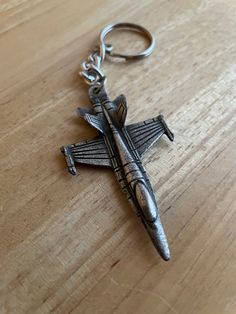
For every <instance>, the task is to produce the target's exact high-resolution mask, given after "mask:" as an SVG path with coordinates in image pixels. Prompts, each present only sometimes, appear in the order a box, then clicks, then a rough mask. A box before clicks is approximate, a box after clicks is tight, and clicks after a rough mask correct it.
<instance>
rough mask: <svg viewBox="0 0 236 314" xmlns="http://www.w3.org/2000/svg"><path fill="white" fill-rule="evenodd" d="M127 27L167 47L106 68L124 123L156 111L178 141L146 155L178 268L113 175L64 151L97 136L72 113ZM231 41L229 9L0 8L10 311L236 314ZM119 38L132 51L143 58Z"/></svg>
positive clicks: (23, 3)
mask: <svg viewBox="0 0 236 314" xmlns="http://www.w3.org/2000/svg"><path fill="white" fill-rule="evenodd" d="M119 21H129V22H137V23H140V24H141V25H143V26H145V27H147V28H148V29H149V30H151V31H152V32H153V34H154V35H155V37H156V38H157V39H158V47H157V49H156V50H155V52H154V53H153V54H152V55H151V56H150V57H149V58H147V59H145V60H143V61H138V62H135V63H119V64H117V63H112V62H105V64H104V71H105V73H106V74H107V77H108V90H109V92H110V95H111V98H114V97H116V96H118V95H119V94H121V93H124V94H125V95H126V97H127V99H128V104H129V111H128V118H127V120H128V121H127V123H130V122H138V121H142V120H144V119H147V118H150V117H153V116H156V115H158V114H159V113H160V112H162V113H163V114H164V115H165V117H166V119H167V121H168V124H169V125H170V127H171V129H172V130H173V131H174V132H175V135H176V140H175V142H174V143H170V142H169V141H168V140H167V139H163V140H162V141H161V142H159V143H158V144H157V145H155V146H154V147H153V148H152V149H151V150H150V151H149V153H148V154H147V156H146V157H145V158H144V165H145V167H146V170H147V172H148V174H149V175H150V179H151V182H152V184H153V187H154V191H155V194H156V196H157V198H158V200H159V205H160V211H161V215H162V221H163V224H164V226H165V230H166V232H167V235H168V239H169V243H170V249H171V255H172V258H171V261H170V262H164V261H162V260H161V259H160V257H159V256H158V255H157V253H156V252H155V250H154V248H153V246H152V244H151V243H150V240H149V238H148V236H147V235H146V233H145V230H144V229H143V227H142V225H141V224H140V223H139V222H138V219H137V218H136V216H135V214H134V213H133V212H132V210H131V208H130V206H129V204H128V203H127V201H126V199H125V196H124V195H123V194H122V192H121V191H120V188H119V186H118V184H117V182H116V179H115V177H114V174H113V173H112V171H110V170H108V169H102V168H101V169H98V168H92V167H89V166H79V167H78V170H79V172H80V173H79V175H78V176H76V177H72V176H70V175H69V174H68V173H67V169H66V165H65V161H64V158H63V156H62V155H61V154H60V151H59V147H60V146H62V145H66V144H70V143H73V142H77V141H79V140H81V139H86V138H90V137H91V136H93V135H94V134H96V132H95V131H94V130H92V128H91V127H89V126H88V125H86V123H85V122H83V121H82V120H81V119H79V118H78V117H77V116H76V114H75V109H76V108H77V107H78V106H82V107H83V106H84V107H86V108H89V106H90V105H89V101H88V98H87V86H86V85H85V84H84V82H83V80H82V79H81V78H80V77H78V75H77V72H78V70H79V68H80V63H81V62H82V61H83V60H84V59H85V58H86V56H87V54H88V51H89V49H90V48H92V47H93V46H94V45H95V44H96V40H97V37H98V34H99V31H100V30H101V28H102V27H103V26H105V25H107V24H108V23H111V22H119ZM235 29H236V1H233V0H228V1H223V0H221V1H220V0H218V1H188V0H183V1H182V0H181V1H159V0H158V1H156V0H155V1H154V0H146V1H139V2H138V1H134V0H131V1H108V0H102V1H95V0H88V1H78V0H77V1H76V0H68V1H63V0H57V1H56V0H35V1H29V0H0V103H1V112H0V115H1V120H0V121H1V122H0V123H1V134H0V136H1V139H0V141H1V151H0V166H1V181H0V182H1V204H0V221H1V226H0V256H1V259H0V263H1V264H0V300H1V301H0V313H1V314H5V313H14V314H15V313H17V314H18V313H20V314H21V313H23V314H25V313H30V314H31V313H43V314H44V313H51V312H52V313H63V314H64V313H89V314H90V313H91V314H93V313H99V314H106V313H122V314H124V313H139V314H144V313H145V314H151V313H154V314H164V313H165V314H177V313H178V314H235V313H236V227H235V226H236V200H235V196H236V171H235V160H236V137H235V135H236V132H235V128H236V88H235V87H236V63H235V61H236V32H235ZM124 35H125V34H124V33H123V34H120V35H119V36H118V35H117V36H116V37H115V38H113V39H112V40H113V41H114V43H115V44H116V46H117V47H118V46H119V48H120V49H123V50H122V51H124V49H125V47H126V49H128V50H132V48H133V49H135V50H136V49H137V48H139V47H141V46H139V44H138V42H137V43H136V44H134V41H135V40H134V38H133V37H132V38H131V37H130V36H131V35H129V36H128V35H127V36H124ZM135 42H136V41H135ZM115 44H114V45H115ZM127 45H128V47H127Z"/></svg>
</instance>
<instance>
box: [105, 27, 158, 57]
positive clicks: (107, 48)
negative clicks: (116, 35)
mask: <svg viewBox="0 0 236 314" xmlns="http://www.w3.org/2000/svg"><path fill="white" fill-rule="evenodd" d="M116 30H129V31H134V32H138V33H140V34H142V35H143V36H145V37H146V38H147V39H148V41H149V47H148V48H147V49H146V50H144V51H142V52H140V53H137V54H128V55H126V54H122V53H116V52H113V50H112V45H106V43H105V38H106V36H107V35H108V34H109V33H111V32H112V31H116ZM154 47H155V39H154V37H153V36H152V34H151V33H150V32H149V31H148V30H147V29H146V28H144V27H143V26H141V25H138V24H133V23H117V24H111V25H108V26H106V27H105V28H103V30H102V31H101V33H100V56H101V60H102V61H104V59H105V55H106V53H107V54H108V55H109V56H110V57H116V58H122V59H125V60H137V59H142V58H145V57H147V56H149V55H150V54H151V53H152V52H153V50H154Z"/></svg>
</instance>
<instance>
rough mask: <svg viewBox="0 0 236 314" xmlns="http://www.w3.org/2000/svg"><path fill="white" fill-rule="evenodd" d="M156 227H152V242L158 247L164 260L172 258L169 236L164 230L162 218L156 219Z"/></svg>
mask: <svg viewBox="0 0 236 314" xmlns="http://www.w3.org/2000/svg"><path fill="white" fill-rule="evenodd" d="M154 224H155V228H153V229H152V232H151V233H152V235H151V239H152V242H153V244H154V246H155V248H156V249H157V251H158V253H159V254H160V256H161V257H162V258H163V259H164V261H169V260H170V250H169V246H168V242H167V238H166V235H165V232H164V229H163V227H162V224H161V220H160V218H159V217H158V219H157V220H156V221H155V223H154Z"/></svg>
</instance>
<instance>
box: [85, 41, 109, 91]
mask: <svg viewBox="0 0 236 314" xmlns="http://www.w3.org/2000/svg"><path fill="white" fill-rule="evenodd" d="M102 61H103V60H102V57H101V56H100V47H95V49H94V50H92V51H91V53H90V54H89V56H88V59H87V60H86V61H84V62H83V63H82V64H81V69H82V71H81V72H80V73H79V74H80V75H81V76H82V77H83V78H84V80H85V82H86V83H87V84H89V85H93V84H101V85H102V84H104V83H105V81H106V77H105V75H104V73H103V72H102V70H101V64H102Z"/></svg>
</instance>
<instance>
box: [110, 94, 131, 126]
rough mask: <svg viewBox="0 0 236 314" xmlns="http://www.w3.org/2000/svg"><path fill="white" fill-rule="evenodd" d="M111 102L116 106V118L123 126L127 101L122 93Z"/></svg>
mask: <svg viewBox="0 0 236 314" xmlns="http://www.w3.org/2000/svg"><path fill="white" fill-rule="evenodd" d="M113 103H114V104H115V107H116V111H115V112H116V115H117V120H118V123H119V124H120V125H121V126H123V125H124V124H125V119H126V116H127V109H128V106H127V102H126V98H125V96H124V95H120V96H118V97H117V98H116V99H115V100H114V101H113Z"/></svg>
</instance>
